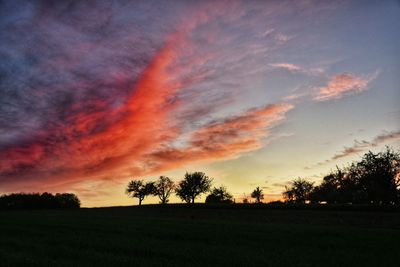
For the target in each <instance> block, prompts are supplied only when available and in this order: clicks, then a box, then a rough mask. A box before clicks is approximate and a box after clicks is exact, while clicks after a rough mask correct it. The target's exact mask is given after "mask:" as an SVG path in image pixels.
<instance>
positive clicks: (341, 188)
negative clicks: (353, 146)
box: [310, 147, 400, 204]
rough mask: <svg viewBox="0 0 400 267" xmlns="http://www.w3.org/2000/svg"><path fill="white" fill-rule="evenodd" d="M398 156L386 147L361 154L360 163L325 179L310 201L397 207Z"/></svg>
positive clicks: (399, 174)
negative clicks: (375, 151) (381, 150)
mask: <svg viewBox="0 0 400 267" xmlns="http://www.w3.org/2000/svg"><path fill="white" fill-rule="evenodd" d="M399 186H400V154H399V153H398V152H394V151H393V150H391V149H390V148H389V147H387V148H386V151H384V152H380V153H377V154H374V153H372V152H371V151H369V152H367V153H366V154H364V156H363V157H362V159H361V161H359V162H354V163H352V164H351V165H350V166H349V167H347V168H346V169H344V170H341V169H339V168H338V167H337V170H336V171H335V172H331V173H330V174H329V175H327V176H325V177H324V179H323V181H322V183H321V184H320V185H319V186H316V187H315V188H314V190H313V192H312V193H311V195H310V199H311V200H312V201H317V202H320V201H326V202H327V203H352V204H399V202H400V196H399V192H400V190H399Z"/></svg>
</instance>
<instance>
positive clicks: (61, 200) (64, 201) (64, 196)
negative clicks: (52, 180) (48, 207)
mask: <svg viewBox="0 0 400 267" xmlns="http://www.w3.org/2000/svg"><path fill="white" fill-rule="evenodd" d="M55 199H56V201H57V203H58V205H60V207H63V208H79V207H80V206H81V202H80V200H79V198H78V197H77V196H76V195H74V194H70V193H57V194H56V195H55Z"/></svg>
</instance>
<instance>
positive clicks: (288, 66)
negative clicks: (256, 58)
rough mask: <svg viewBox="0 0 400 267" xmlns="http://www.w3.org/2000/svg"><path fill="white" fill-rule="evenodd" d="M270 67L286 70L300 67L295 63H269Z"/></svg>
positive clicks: (296, 69) (297, 69)
mask: <svg viewBox="0 0 400 267" xmlns="http://www.w3.org/2000/svg"><path fill="white" fill-rule="evenodd" d="M269 65H270V66H271V67H275V68H281V69H286V70H288V71H299V70H301V68H300V67H299V66H297V65H295V64H291V63H272V64H269Z"/></svg>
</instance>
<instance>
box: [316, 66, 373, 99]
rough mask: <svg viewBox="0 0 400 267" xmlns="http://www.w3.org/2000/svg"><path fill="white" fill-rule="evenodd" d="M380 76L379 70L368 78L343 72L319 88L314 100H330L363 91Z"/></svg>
mask: <svg viewBox="0 0 400 267" xmlns="http://www.w3.org/2000/svg"><path fill="white" fill-rule="evenodd" d="M377 76H378V72H375V73H374V74H372V75H369V76H368V77H366V78H361V77H357V76H355V75H353V74H351V73H342V74H338V75H335V76H333V77H331V78H330V80H329V81H328V84H327V85H326V86H324V87H320V88H318V90H317V92H316V93H315V94H314V97H313V100H316V101H328V100H332V99H339V98H342V97H343V96H345V95H349V94H357V93H361V92H363V91H365V90H367V88H368V84H369V83H370V82H371V81H373V80H374V79H375V78H376V77H377Z"/></svg>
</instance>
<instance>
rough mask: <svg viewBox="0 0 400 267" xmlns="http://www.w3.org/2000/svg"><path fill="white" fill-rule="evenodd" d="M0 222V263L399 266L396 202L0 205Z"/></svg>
mask: <svg viewBox="0 0 400 267" xmlns="http://www.w3.org/2000/svg"><path fill="white" fill-rule="evenodd" d="M0 227H1V232H0V233H1V234H0V266H187V267H189V266H257V267H259V266H363V267H365V266H400V253H399V248H400V213H399V212H365V211H364V212H363V211H327V210H284V209H283V210H279V209H267V208H262V207H261V208H250V207H246V206H243V207H238V208H224V207H207V206H204V205H199V206H194V207H188V206H184V205H171V206H167V207H161V206H142V207H116V208H99V209H78V210H35V211H0Z"/></svg>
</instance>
